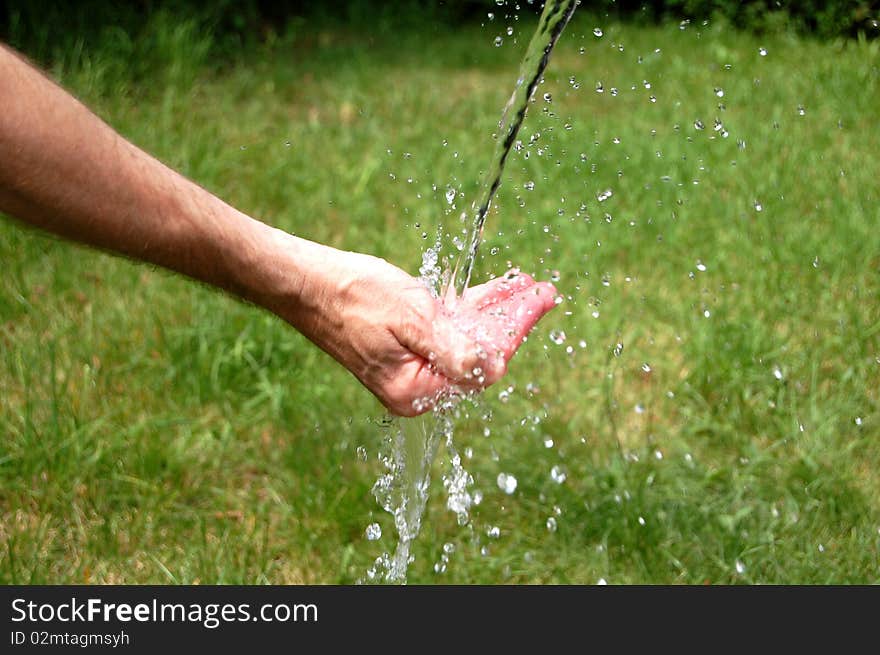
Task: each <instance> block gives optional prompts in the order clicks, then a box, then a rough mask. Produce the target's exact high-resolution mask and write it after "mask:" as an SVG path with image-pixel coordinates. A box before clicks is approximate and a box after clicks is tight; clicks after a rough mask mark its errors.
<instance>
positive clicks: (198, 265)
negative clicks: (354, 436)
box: [0, 46, 554, 415]
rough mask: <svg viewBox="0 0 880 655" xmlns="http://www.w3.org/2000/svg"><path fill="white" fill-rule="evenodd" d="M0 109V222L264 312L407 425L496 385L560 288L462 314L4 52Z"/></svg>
mask: <svg viewBox="0 0 880 655" xmlns="http://www.w3.org/2000/svg"><path fill="white" fill-rule="evenodd" d="M0 107H2V111H0V162H2V165H0V211H4V212H6V213H8V214H10V215H12V216H15V217H17V218H18V219H20V220H22V221H25V222H27V223H30V224H32V225H35V226H37V227H40V228H42V229H45V230H48V231H51V232H54V233H56V234H59V235H62V236H64V237H67V238H70V239H74V240H77V241H80V242H83V243H87V244H90V245H93V246H96V247H99V248H102V249H105V250H109V251H112V252H116V253H121V254H123V255H126V256H129V257H132V258H135V259H139V260H143V261H147V262H151V263H153V264H157V265H160V266H163V267H166V268H169V269H171V270H174V271H177V272H179V273H182V274H184V275H187V276H189V277H192V278H194V279H197V280H200V281H202V282H205V283H207V284H210V285H212V286H216V287H219V288H222V289H225V290H227V291H229V292H231V293H233V294H235V295H237V296H239V297H241V298H243V299H245V300H247V301H250V302H252V303H254V304H257V305H260V306H262V307H265V308H266V309H268V310H270V311H272V312H274V313H275V314H277V315H278V316H280V317H281V318H283V319H284V320H286V321H287V322H289V323H290V324H291V325H293V326H294V327H296V328H297V329H298V330H299V331H300V332H302V333H303V334H304V335H305V336H307V337H308V338H309V339H311V340H312V341H313V342H314V343H316V344H317V345H318V346H319V347H321V348H322V349H323V350H325V351H326V352H328V353H329V354H330V355H332V356H333V357H334V358H335V359H336V360H337V361H339V362H340V363H342V364H343V365H344V366H345V367H346V368H348V369H349V370H350V371H351V372H352V373H353V374H354V375H355V376H356V377H357V378H358V379H359V380H360V381H361V382H362V383H363V384H364V385H365V386H366V387H367V388H368V389H370V391H372V392H373V393H374V394H375V395H376V396H377V397H378V398H379V400H380V401H381V402H382V403H383V404H384V405H385V406H386V407H388V408H389V409H390V410H391V411H393V412H395V413H397V414H404V415H411V414H416V413H419V412H420V411H424V409H427V407H429V406H430V403H421V404H420V403H419V401H420V400H422V399H425V398H428V399H430V398H433V397H435V396H436V394H437V393H438V392H440V391H441V390H443V389H444V388H446V387H447V386H448V385H449V384H450V383H454V384H458V385H462V386H466V387H480V386H485V385H487V384H490V383H492V382H494V381H495V380H497V379H498V378H499V377H500V376H501V375H503V373H504V371H505V369H506V364H507V361H508V360H509V359H510V357H511V356H512V355H513V353H514V352H515V350H516V348H517V347H518V345H519V343H521V340H522V337H523V336H524V335H525V334H526V333H527V332H528V330H529V329H530V328H531V327H532V325H533V324H534V322H535V321H537V320H538V318H540V316H541V315H543V313H544V312H546V311H548V310H549V309H550V307H552V304H553V303H552V295H553V293H554V290H553V289H552V287H551V286H550V285H546V284H535V283H534V282H533V281H532V280H531V279H530V278H528V277H527V276H519V277H517V278H515V279H514V280H508V281H505V280H501V281H498V282H496V283H490V285H489V287H485V288H483V289H481V290H477V289H475V290H473V293H471V294H468V296H466V297H465V298H463V299H462V301H461V302H460V303H459V305H458V306H457V307H456V308H455V309H454V310H453V309H452V308H449V307H444V306H443V305H442V304H441V303H440V302H439V301H437V300H436V299H435V298H433V297H432V296H431V294H430V293H429V292H428V291H427V289H426V288H425V287H424V286H423V285H422V284H421V282H420V281H418V280H417V279H415V278H413V277H411V276H409V275H407V274H406V273H405V272H403V271H402V270H400V269H399V268H396V267H394V266H392V265H391V264H388V263H387V262H385V261H383V260H381V259H377V258H375V257H370V256H368V255H361V254H357V253H349V252H342V251H339V250H335V249H333V248H329V247H327V246H323V245H321V244H317V243H314V242H311V241H308V240H305V239H301V238H298V237H296V236H293V235H291V234H287V233H285V232H283V231H281V230H277V229H275V228H272V227H270V226H268V225H266V224H264V223H261V222H259V221H257V220H254V219H252V218H250V217H249V216H247V215H245V214H243V213H242V212H240V211H238V210H236V209H234V208H233V207H231V206H230V205H228V204H226V203H225V202H223V201H222V200H220V199H219V198H217V197H215V196H214V195H212V194H211V193H209V192H208V191H206V190H205V189H203V188H201V187H199V186H198V185H196V184H194V183H193V182H191V181H189V180H187V179H186V178H184V177H183V176H181V175H180V174H178V173H176V172H175V171H173V170H171V169H170V168H168V167H167V166H165V165H164V164H162V163H161V162H159V161H158V160H157V159H155V158H153V157H152V156H150V155H148V154H147V153H145V152H144V151H142V150H140V149H139V148H137V147H136V146H134V145H133V144H131V143H129V142H128V141H126V140H125V139H123V138H122V137H121V136H120V135H118V134H117V133H116V132H114V131H113V130H112V129H111V128H110V127H109V126H107V125H106V124H105V123H104V122H103V121H101V120H100V119H99V118H98V117H97V116H95V115H94V114H93V113H92V112H91V111H89V110H88V109H87V108H86V107H85V106H84V105H82V104H81V103H80V102H78V101H77V100H76V99H74V98H73V97H72V96H70V95H69V94H67V93H66V92H65V91H64V90H63V89H61V88H60V87H58V86H57V85H55V84H54V83H53V82H51V81H50V80H48V79H47V78H46V77H45V76H43V75H42V74H41V73H40V72H39V71H37V70H36V69H34V68H33V67H31V66H30V65H29V64H27V63H26V62H24V61H23V60H22V59H21V58H20V57H18V56H17V55H16V54H15V53H13V52H12V51H10V50H8V49H5V48H3V47H2V46H0ZM499 313H501V314H503V315H504V317H505V320H501V321H499V316H498V314H499ZM465 319H466V320H465ZM462 321H464V322H465V323H466V324H467V325H466V326H465V328H466V329H462ZM500 326H504V328H503V329H501V327H500ZM475 370H476V371H477V373H475V372H474V371H475ZM414 402H415V403H416V404H415V405H414Z"/></svg>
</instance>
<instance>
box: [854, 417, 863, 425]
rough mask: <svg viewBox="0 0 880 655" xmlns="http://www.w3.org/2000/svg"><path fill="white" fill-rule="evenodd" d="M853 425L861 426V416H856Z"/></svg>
mask: <svg viewBox="0 0 880 655" xmlns="http://www.w3.org/2000/svg"><path fill="white" fill-rule="evenodd" d="M855 424H856V425H861V424H862V417H861V416H856V418H855Z"/></svg>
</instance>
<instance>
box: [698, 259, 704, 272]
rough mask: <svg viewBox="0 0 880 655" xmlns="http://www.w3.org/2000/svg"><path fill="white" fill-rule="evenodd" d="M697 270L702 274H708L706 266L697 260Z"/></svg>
mask: <svg viewBox="0 0 880 655" xmlns="http://www.w3.org/2000/svg"><path fill="white" fill-rule="evenodd" d="M697 270H698V271H700V273H705V272H706V265H705V264H704V263H703V262H702V260H700V259H698V260H697Z"/></svg>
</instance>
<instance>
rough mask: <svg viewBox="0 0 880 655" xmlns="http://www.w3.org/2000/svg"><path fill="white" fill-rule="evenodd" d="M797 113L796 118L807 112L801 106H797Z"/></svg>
mask: <svg viewBox="0 0 880 655" xmlns="http://www.w3.org/2000/svg"><path fill="white" fill-rule="evenodd" d="M797 113H798V116H803V115H805V114H806V113H807V110H806V109H805V108H804V106H803V105H798V108H797Z"/></svg>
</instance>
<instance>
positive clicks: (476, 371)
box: [395, 298, 487, 383]
mask: <svg viewBox="0 0 880 655" xmlns="http://www.w3.org/2000/svg"><path fill="white" fill-rule="evenodd" d="M427 302H430V303H431V306H427V305H420V306H419V305H416V306H413V307H408V308H404V310H403V314H404V315H405V318H404V319H403V320H402V324H401V325H400V327H399V329H398V330H396V331H395V333H396V336H397V338H398V340H399V341H400V344H401V345H402V346H404V347H405V348H408V349H409V350H410V351H412V352H413V353H415V354H417V355H419V356H421V357H423V358H424V359H426V360H427V361H428V362H429V363H430V365H431V368H432V369H434V370H435V371H436V372H438V373H441V374H442V375H443V376H445V377H446V378H448V379H449V380H451V381H453V382H456V383H466V382H469V381H471V380H474V379H477V378H479V377H480V376H481V375H483V369H484V366H485V360H486V359H487V352H486V350H485V348H484V347H482V346H481V345H480V343H479V342H478V341H477V340H476V339H474V338H473V336H471V335H468V334H467V333H466V331H464V330H462V328H461V326H459V325H458V324H457V321H456V317H455V315H453V314H450V313H449V312H447V311H446V310H445V309H444V308H443V306H442V305H440V303H439V302H438V301H436V300H435V299H433V298H431V299H430V300H429V301H427Z"/></svg>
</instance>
